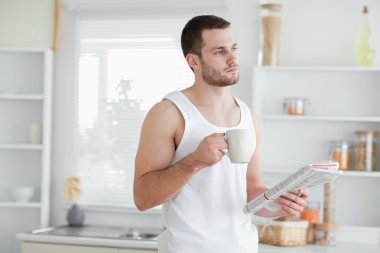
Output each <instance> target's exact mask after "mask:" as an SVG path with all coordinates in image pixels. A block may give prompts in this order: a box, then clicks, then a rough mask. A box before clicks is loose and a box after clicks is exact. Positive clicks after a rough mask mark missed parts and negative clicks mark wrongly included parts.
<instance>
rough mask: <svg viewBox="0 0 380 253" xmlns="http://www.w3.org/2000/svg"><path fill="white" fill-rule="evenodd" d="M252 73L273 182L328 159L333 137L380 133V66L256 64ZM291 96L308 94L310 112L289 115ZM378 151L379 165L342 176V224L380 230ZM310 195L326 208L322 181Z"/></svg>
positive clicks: (339, 209) (339, 199)
mask: <svg viewBox="0 0 380 253" xmlns="http://www.w3.org/2000/svg"><path fill="white" fill-rule="evenodd" d="M253 76H254V80H253V96H252V97H253V103H252V104H253V110H254V111H255V112H256V114H257V115H258V117H259V118H260V119H261V124H262V129H263V159H264V174H265V175H264V183H266V184H268V185H271V184H273V183H275V182H276V181H278V180H280V179H282V178H283V177H284V176H286V175H287V174H289V173H291V172H292V171H294V170H296V169H298V168H300V167H301V166H303V165H304V164H307V163H315V162H322V161H326V160H328V152H329V142H330V141H332V140H349V141H353V140H355V131H357V130H376V131H378V132H379V133H380V99H379V96H380V68H375V67H373V68H372V67H299V66H295V67H255V68H254V73H253ZM287 97H304V98H307V99H309V101H310V106H309V107H307V108H306V109H307V110H306V115H303V116H290V115H285V114H284V113H283V101H284V99H285V98H287ZM377 157H378V158H379V160H378V163H377V171H375V172H359V171H346V172H345V173H344V176H342V177H341V178H339V179H338V180H337V190H336V215H335V219H336V222H337V223H338V224H341V226H342V227H345V228H350V229H349V230H352V229H351V228H352V227H360V228H361V229H363V228H364V229H365V228H366V227H368V229H369V231H376V233H378V231H380V216H379V215H378V214H379V213H380V204H379V201H378V200H377V199H374V198H373V195H374V194H376V193H379V192H380V170H379V168H380V149H378V150H377ZM352 158H353V157H352ZM311 199H313V200H317V201H320V203H321V208H320V211H321V213H323V212H322V211H323V207H322V204H323V187H317V188H315V189H311ZM370 227H371V228H373V227H375V228H376V229H374V230H370ZM379 236H380V234H379V235H378V236H377V237H376V236H375V237H376V238H379ZM378 240H379V239H378ZM379 242H380V240H379ZM379 242H376V243H379Z"/></svg>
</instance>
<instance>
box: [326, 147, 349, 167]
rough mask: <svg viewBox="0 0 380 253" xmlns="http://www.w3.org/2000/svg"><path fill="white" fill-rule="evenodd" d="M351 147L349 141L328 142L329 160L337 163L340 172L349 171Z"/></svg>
mask: <svg viewBox="0 0 380 253" xmlns="http://www.w3.org/2000/svg"><path fill="white" fill-rule="evenodd" d="M351 147H352V143H351V142H349V141H330V152H329V156H330V158H329V159H330V160H332V161H337V162H338V163H339V169H340V170H349V169H350V168H351V160H352V159H351V157H352V155H351V153H352V151H351Z"/></svg>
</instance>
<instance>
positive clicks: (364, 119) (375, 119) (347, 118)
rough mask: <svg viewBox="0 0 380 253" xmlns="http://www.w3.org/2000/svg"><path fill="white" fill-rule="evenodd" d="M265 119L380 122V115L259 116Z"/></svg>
mask: <svg viewBox="0 0 380 253" xmlns="http://www.w3.org/2000/svg"><path fill="white" fill-rule="evenodd" d="M258 117H259V118H260V119H265V120H284V121H286V120H289V121H290V120H296V121H336V122H373V123H380V117H353V116H313V115H299V116H293V115H275V114H273V115H270V114H263V115H259V116H258Z"/></svg>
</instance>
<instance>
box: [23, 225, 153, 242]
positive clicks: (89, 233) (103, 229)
mask: <svg viewBox="0 0 380 253" xmlns="http://www.w3.org/2000/svg"><path fill="white" fill-rule="evenodd" d="M29 233H30V234H33V235H44V236H69V237H70V236H71V237H84V238H103V239H125V240H140V241H141V240H142V241H144V240H145V241H156V240H157V237H158V235H159V233H160V231H158V230H151V229H141V228H123V227H108V226H90V225H84V226H68V225H63V226H58V227H48V228H42V229H37V230H33V231H31V232H29Z"/></svg>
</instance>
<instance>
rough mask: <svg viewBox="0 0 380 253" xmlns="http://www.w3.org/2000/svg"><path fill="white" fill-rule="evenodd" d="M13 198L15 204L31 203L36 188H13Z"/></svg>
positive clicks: (11, 192) (11, 191)
mask: <svg viewBox="0 0 380 253" xmlns="http://www.w3.org/2000/svg"><path fill="white" fill-rule="evenodd" d="M10 194H11V198H12V200H13V201H15V202H29V201H30V200H31V199H32V197H33V194H34V188H33V187H30V186H22V187H12V188H11V190H10Z"/></svg>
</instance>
